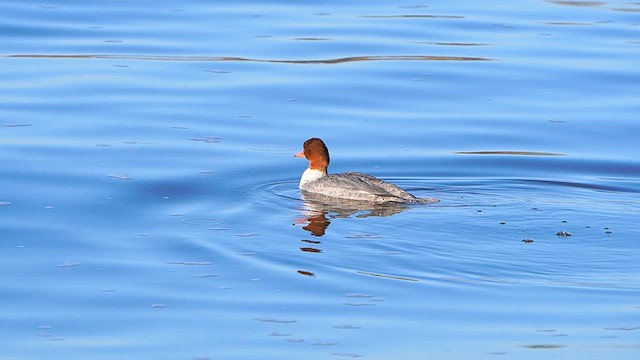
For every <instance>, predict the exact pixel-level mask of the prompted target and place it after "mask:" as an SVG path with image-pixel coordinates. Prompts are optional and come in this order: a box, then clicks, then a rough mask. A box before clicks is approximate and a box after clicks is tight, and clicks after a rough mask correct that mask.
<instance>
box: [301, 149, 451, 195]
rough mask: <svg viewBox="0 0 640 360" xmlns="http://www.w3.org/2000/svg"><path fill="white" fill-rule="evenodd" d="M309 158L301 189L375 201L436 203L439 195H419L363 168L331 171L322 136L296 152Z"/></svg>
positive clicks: (327, 152)
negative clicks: (423, 196)
mask: <svg viewBox="0 0 640 360" xmlns="http://www.w3.org/2000/svg"><path fill="white" fill-rule="evenodd" d="M294 156H295V157H297V158H304V159H307V160H309V167H308V168H307V169H306V170H305V171H304V173H302V177H301V178H300V185H299V188H300V190H303V191H308V192H310V193H314V194H322V195H325V196H329V197H331V198H339V199H349V200H359V201H367V202H373V203H427V204H430V203H435V202H438V201H439V200H438V199H434V198H417V197H415V196H413V195H411V194H409V193H408V192H406V191H404V190H402V189H401V188H399V187H398V186H396V185H393V184H390V183H388V182H385V181H382V180H380V179H378V178H376V177H373V176H371V175H367V174H363V173H359V172H346V173H342V174H327V168H328V167H329V150H328V149H327V146H326V145H325V144H324V142H323V141H322V140H320V139H318V138H311V139H309V140H307V141H305V142H304V146H303V150H302V151H300V152H299V153H297V154H295V155H294Z"/></svg>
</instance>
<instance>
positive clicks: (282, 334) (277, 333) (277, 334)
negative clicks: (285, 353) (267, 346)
mask: <svg viewBox="0 0 640 360" xmlns="http://www.w3.org/2000/svg"><path fill="white" fill-rule="evenodd" d="M268 336H291V334H289V333H279V332H272V333H270V334H268Z"/></svg>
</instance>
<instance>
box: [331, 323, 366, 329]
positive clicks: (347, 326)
mask: <svg viewBox="0 0 640 360" xmlns="http://www.w3.org/2000/svg"><path fill="white" fill-rule="evenodd" d="M333 328H334V329H341V330H357V329H362V327H361V326H354V325H351V324H343V325H335V326H333Z"/></svg>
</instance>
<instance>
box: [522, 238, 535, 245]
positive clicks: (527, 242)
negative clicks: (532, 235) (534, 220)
mask: <svg viewBox="0 0 640 360" xmlns="http://www.w3.org/2000/svg"><path fill="white" fill-rule="evenodd" d="M522 242H523V243H525V244H531V243H532V242H533V240H532V239H522Z"/></svg>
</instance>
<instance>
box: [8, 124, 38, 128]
mask: <svg viewBox="0 0 640 360" xmlns="http://www.w3.org/2000/svg"><path fill="white" fill-rule="evenodd" d="M4 126H6V127H11V128H15V127H27V126H33V124H4Z"/></svg>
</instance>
